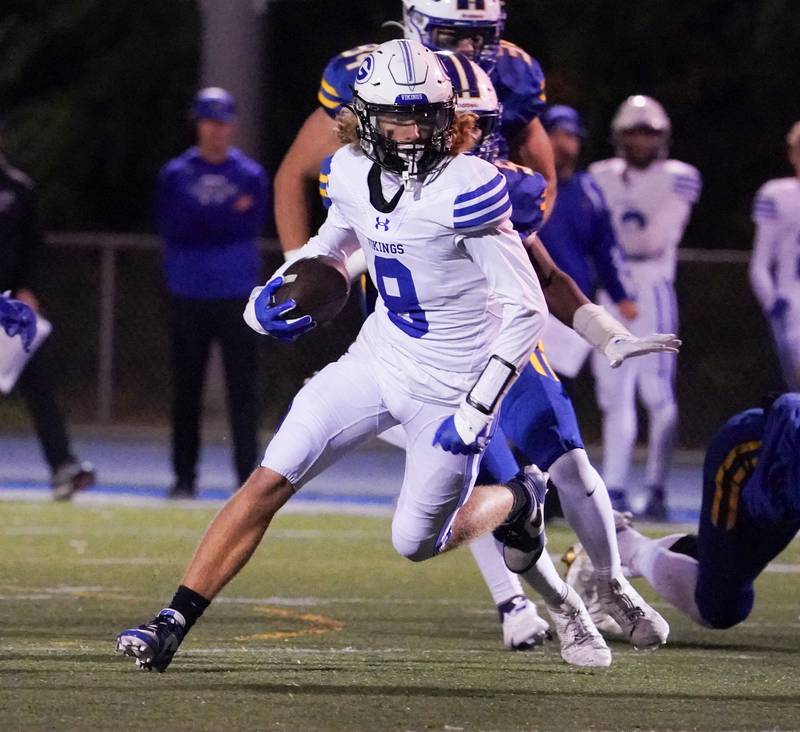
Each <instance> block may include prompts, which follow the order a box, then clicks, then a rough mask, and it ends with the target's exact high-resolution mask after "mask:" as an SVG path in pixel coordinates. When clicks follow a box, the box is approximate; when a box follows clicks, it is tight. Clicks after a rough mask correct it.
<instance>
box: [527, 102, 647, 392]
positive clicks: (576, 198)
mask: <svg viewBox="0 0 800 732" xmlns="http://www.w3.org/2000/svg"><path fill="white" fill-rule="evenodd" d="M542 124H543V125H544V127H545V129H546V130H547V134H548V135H550V141H551V142H552V145H553V155H554V157H555V163H556V176H557V178H558V199H557V201H556V205H555V208H554V210H553V212H552V215H551V216H550V218H548V220H547V223H545V225H544V226H543V227H542V228H541V230H540V231H539V238H540V239H541V240H542V243H543V244H544V245H545V247H547V251H548V253H549V254H550V256H551V257H552V258H553V261H555V263H556V264H557V265H558V266H559V267H560V268H561V269H562V270H564V271H565V272H566V273H567V274H569V275H570V277H572V279H574V280H575V282H576V283H577V284H578V287H580V288H581V291H582V292H583V294H584V295H586V297H588V298H590V299H593V298H594V296H595V294H596V292H597V289H598V286H602V287H603V288H604V289H605V291H606V292H607V293H608V294H609V296H610V298H611V300H612V301H613V303H614V305H615V307H616V308H617V310H618V312H619V314H620V315H621V316H622V317H623V318H624V319H625V320H632V319H634V318H635V317H636V315H637V308H636V303H635V301H634V299H633V298H632V297H631V296H630V295H629V294H628V292H627V290H626V288H625V285H624V284H623V280H624V272H625V270H624V267H623V263H622V257H621V253H620V251H619V246H618V244H617V239H616V236H615V235H614V229H613V227H612V225H611V218H610V214H609V211H608V207H607V206H606V203H605V199H604V198H603V194H602V192H601V191H600V188H599V187H598V185H597V184H596V183H595V181H594V179H593V178H592V176H591V175H590V174H589V173H588V172H586V171H585V170H578V169H577V166H578V159H579V157H580V154H581V146H582V143H583V137H584V129H583V124H582V122H581V118H580V115H579V114H578V112H577V111H576V110H574V109H573V108H572V107H567V106H566V105H556V106H553V107H550V108H549V109H547V111H546V112H545V113H544V115H542ZM545 340H546V342H547V355H548V356H549V358H550V362H551V363H552V364H553V368H555V370H556V372H557V373H559V374H563V375H564V376H568V377H570V378H572V377H574V376H576V375H577V374H578V372H579V371H580V370H581V368H582V367H583V365H584V363H585V362H586V357H587V356H588V355H589V350H590V347H589V345H588V344H587V343H586V341H584V340H582V339H581V338H580V337H579V336H578V335H577V334H576V333H575V331H573V330H572V329H571V328H567V327H565V326H564V325H563V324H562V323H560V322H559V321H557V320H556V319H555V318H550V320H549V322H548V326H547V332H546V339H545Z"/></svg>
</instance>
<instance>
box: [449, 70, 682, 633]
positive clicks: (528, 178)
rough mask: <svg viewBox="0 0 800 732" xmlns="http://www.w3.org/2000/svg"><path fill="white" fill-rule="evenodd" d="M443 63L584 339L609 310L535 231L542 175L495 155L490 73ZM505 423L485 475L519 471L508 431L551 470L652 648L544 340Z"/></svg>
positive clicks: (607, 593)
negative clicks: (585, 324)
mask: <svg viewBox="0 0 800 732" xmlns="http://www.w3.org/2000/svg"><path fill="white" fill-rule="evenodd" d="M442 63H443V65H444V67H445V69H446V70H447V71H448V74H449V75H450V78H451V81H452V82H453V86H454V90H455V92H456V101H457V107H458V109H459V110H460V111H467V110H469V111H472V112H473V113H475V114H477V115H478V119H479V122H478V125H477V128H478V129H479V130H480V131H481V134H482V138H481V139H480V140H478V141H477V144H476V147H475V148H474V149H473V152H474V153H475V154H477V155H479V156H480V157H483V158H484V159H488V160H490V161H491V162H493V163H494V164H495V165H496V166H497V167H498V169H499V170H500V171H501V172H502V173H503V175H504V176H505V178H506V183H507V188H508V191H509V196H510V197H511V202H512V214H511V222H512V224H513V226H514V228H515V229H516V230H517V233H518V234H519V235H520V237H521V238H522V240H523V242H524V244H525V246H526V248H527V250H528V253H529V255H530V257H531V261H532V262H533V265H534V269H535V270H536V274H537V275H538V277H539V281H540V283H541V284H542V289H543V292H544V294H545V297H546V299H547V305H548V308H549V309H550V311H551V313H553V314H554V315H555V316H556V317H558V318H560V319H561V320H562V322H564V323H565V324H570V325H573V326H574V327H576V329H578V330H581V331H583V335H584V337H585V336H586V335H587V334H586V331H585V329H583V328H582V320H583V318H584V317H586V315H587V314H591V317H597V316H598V315H600V313H601V312H602V313H603V314H604V316H605V317H609V316H608V315H607V313H605V311H601V309H600V308H598V307H597V306H596V305H592V304H591V303H590V302H589V300H588V299H587V298H586V296H585V295H584V294H583V293H582V292H581V291H580V290H579V289H578V287H577V285H576V283H575V282H574V281H573V280H572V279H571V278H570V277H569V276H568V275H566V274H565V273H564V272H563V271H562V270H560V269H559V268H558V267H557V266H556V264H555V263H554V262H553V260H552V259H551V258H550V257H549V255H548V254H547V251H546V250H545V248H544V247H543V246H542V244H541V242H540V241H539V239H538V237H537V236H536V230H537V229H538V228H539V226H540V225H541V223H542V192H543V189H544V181H543V180H542V177H541V176H540V175H539V174H537V173H534V172H533V171H531V170H530V169H528V168H525V167H522V166H519V165H515V164H513V163H509V162H507V161H504V160H502V159H500V158H499V157H498V149H499V148H498V145H497V144H496V140H495V139H493V138H494V137H495V136H496V134H497V133H496V129H495V122H496V118H497V117H498V116H499V114H498V111H499V110H498V101H497V97H496V96H495V95H494V93H493V90H491V88H490V87H491V82H490V81H489V79H488V78H486V75H485V74H483V72H482V71H481V70H480V69H479V68H477V67H476V66H475V65H474V64H471V63H470V61H469V59H467V58H465V57H463V56H461V55H459V54H442ZM611 321H613V319H612V318H610V317H609V321H608V322H611ZM610 327H611V329H612V331H613V332H615V333H616V334H617V337H619V338H620V339H621V340H620V341H619V343H626V344H629V345H630V347H631V348H632V351H631V352H628V353H627V354H626V356H623V358H625V357H627V356H631V355H638V354H641V353H646V352H648V350H650V349H653V350H660V348H661V347H662V346H663V347H666V348H671V347H673V346H674V345H675V344H674V343H673V344H672V345H669V346H668V345H667V344H666V343H664V342H659V339H657V338H656V339H653V341H652V342H651V343H646V342H644V341H639V342H638V343H637V342H636V340H635V339H633V340H631V338H632V337H631V336H630V334H627V335H625V329H624V327H622V326H621V325H620V324H619V323H616V322H615V321H614V322H613V325H611V326H610ZM608 340H613V339H610V338H609V339H608ZM594 345H596V346H597V347H601V346H603V345H607V343H599V342H598V341H597V339H595V342H594ZM636 349H638V350H636ZM606 355H608V356H609V360H610V361H613V360H615V359H617V358H618V356H617V355H614V354H612V353H610V352H608V351H606ZM500 430H502V433H501V434H500V435H497V434H496V435H495V438H494V439H493V440H492V441H491V442H490V443H489V447H488V449H487V453H486V458H485V460H484V463H483V475H482V477H479V482H486V483H494V482H496V480H497V479H498V477H499V476H505V475H511V474H513V473H514V472H515V470H516V466H515V463H514V461H513V459H512V458H511V456H510V453H509V451H508V450H507V449H506V446H505V445H504V442H503V437H507V438H508V439H509V440H510V441H511V443H513V444H514V446H515V447H516V448H517V449H518V450H519V451H520V452H521V453H522V454H523V455H524V457H525V461H526V463H534V464H536V465H538V466H539V467H540V468H542V469H543V470H547V471H549V473H550V480H551V481H552V483H553V484H554V485H555V486H556V487H557V488H558V490H559V495H561V496H562V504H563V507H564V513H565V516H566V518H567V520H568V521H569V523H570V525H571V526H572V528H573V529H574V530H575V533H576V534H577V535H578V537H579V539H580V540H581V541H583V542H584V544H585V545H586V546H588V547H590V553H591V555H592V557H595V558H596V559H595V566H594V571H595V577H596V581H597V583H598V586H602V587H603V592H602V595H603V598H602V602H603V606H604V607H605V608H607V610H606V612H608V613H610V614H612V615H613V616H614V617H615V618H618V619H619V622H620V624H623V625H625V628H626V635H627V637H628V638H629V639H630V640H631V642H632V643H633V644H634V645H636V646H639V647H654V646H657V645H659V644H660V643H663V642H664V641H665V640H666V636H667V633H668V626H667V624H666V623H665V622H664V620H663V618H661V617H660V616H659V615H658V613H657V612H655V611H654V610H653V609H652V608H650V607H649V606H648V605H647V604H646V603H645V602H644V600H643V599H642V598H641V597H640V596H639V595H638V593H636V591H635V590H634V589H633V587H632V586H631V585H630V584H629V583H628V582H627V580H625V578H624V576H623V574H622V570H621V566H620V561H619V552H618V549H617V544H616V536H615V531H614V519H613V514H612V511H611V503H610V501H609V498H608V493H607V491H606V487H605V484H604V483H603V481H602V478H601V477H600V475H599V474H598V473H597V471H596V470H595V469H594V467H593V466H592V465H591V463H590V462H589V459H588V456H587V455H586V451H585V449H584V446H583V441H582V439H581V435H580V430H579V429H578V424H577V418H576V416H575V410H574V408H573V406H572V402H571V401H570V399H569V396H568V395H567V393H566V391H565V390H564V387H563V384H562V383H561V382H560V381H559V379H558V377H557V376H556V374H555V372H554V371H553V369H552V367H551V366H550V364H549V362H548V360H547V356H546V355H545V351H544V347H543V345H542V343H541V341H540V342H539V344H538V345H537V347H536V349H535V350H534V352H533V353H532V354H531V357H530V361H529V363H528V364H527V365H526V367H525V368H524V369H523V370H522V371H521V373H520V376H519V378H518V379H517V381H516V382H515V383H514V385H513V386H512V387H511V389H510V390H509V393H508V394H507V395H506V399H505V400H504V402H503V406H502V409H501V413H500ZM581 537H583V538H582V539H581ZM548 562H549V557H542V559H541V560H540V562H539V565H540V569H541V570H542V573H543V574H544V576H545V578H546V577H548V576H550V572H549V567H547V566H546V565H547V564H548ZM525 577H526V579H528V580H529V581H530V580H532V579H533V578H532V577H530V576H529V575H525ZM532 584H533V586H534V587H535V588H536V589H537V590H538V591H539V592H540V593H542V594H543V597H544V599H545V602H546V603H547V605H548V610H550V611H551V617H552V618H553V620H554V622H555V624H556V627H557V628H558V630H559V636H560V637H561V636H562V635H563V632H569V628H564V627H563V622H562V619H561V618H559V615H558V613H557V612H553V607H552V606H553V605H554V604H555V603H554V602H553V598H550V597H548V594H547V592H548V584H547V582H539V581H536V580H535V579H534V581H533V582H532ZM551 586H552V587H555V586H556V585H554V584H553V585H551ZM632 607H634V608H636V612H635V613H631V612H630V609H631V608H632Z"/></svg>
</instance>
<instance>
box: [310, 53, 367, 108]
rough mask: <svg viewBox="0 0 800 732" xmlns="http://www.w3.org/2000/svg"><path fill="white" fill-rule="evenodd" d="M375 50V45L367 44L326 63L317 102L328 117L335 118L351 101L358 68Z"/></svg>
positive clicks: (338, 55)
mask: <svg viewBox="0 0 800 732" xmlns="http://www.w3.org/2000/svg"><path fill="white" fill-rule="evenodd" d="M376 48H377V44H375V43H367V44H365V45H363V46H356V47H355V48H351V49H350V50H349V51H342V53H340V54H337V55H336V56H334V57H333V58H332V59H331V60H330V61H328V65H327V66H326V67H325V71H323V72H322V79H321V80H320V83H319V91H318V92H317V101H318V102H319V103H320V105H321V106H322V108H323V109H324V110H325V112H327V114H328V115H329V116H331V117H335V116H336V115H337V114H338V113H339V110H340V109H341V108H342V105H344V104H349V103H350V102H351V101H352V99H353V84H355V81H356V72H357V71H358V67H359V66H361V62H362V61H363V60H364V59H365V58H366V57H367V56H368V55H369V54H370V53H372V51H374V50H375V49H376Z"/></svg>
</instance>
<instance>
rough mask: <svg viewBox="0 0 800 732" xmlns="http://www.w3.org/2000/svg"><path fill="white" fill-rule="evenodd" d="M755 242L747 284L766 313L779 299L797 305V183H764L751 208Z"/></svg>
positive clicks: (799, 227)
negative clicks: (750, 283)
mask: <svg viewBox="0 0 800 732" xmlns="http://www.w3.org/2000/svg"><path fill="white" fill-rule="evenodd" d="M753 221H754V222H755V224H756V238H755V243H754V246H753V256H752V259H751V260H750V281H751V282H752V285H753V290H754V291H755V293H756V296H757V297H758V300H759V302H760V303H761V305H762V307H763V308H764V309H765V310H770V309H771V308H772V306H773V305H774V304H775V298H777V297H782V298H785V299H787V300H790V301H792V302H794V303H798V301H800V179H798V178H776V179H774V180H770V181H767V182H766V183H765V184H764V185H763V186H761V188H760V189H759V191H758V193H757V194H756V199H755V203H754V205H753Z"/></svg>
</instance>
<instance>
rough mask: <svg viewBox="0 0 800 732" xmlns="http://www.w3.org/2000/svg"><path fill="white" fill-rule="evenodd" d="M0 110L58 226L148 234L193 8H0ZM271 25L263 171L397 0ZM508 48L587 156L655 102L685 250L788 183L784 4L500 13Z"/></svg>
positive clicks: (300, 13) (361, 2) (191, 43)
mask: <svg viewBox="0 0 800 732" xmlns="http://www.w3.org/2000/svg"><path fill="white" fill-rule="evenodd" d="M3 7H4V10H3V11H0V49H2V51H1V52H0V53H2V59H3V63H2V64H0V112H2V113H3V114H4V115H5V116H6V119H7V121H8V123H9V129H8V135H7V137H8V145H7V147H8V149H9V150H10V152H11V153H12V154H13V156H14V158H15V159H16V160H18V161H19V162H20V164H21V165H23V167H25V168H26V169H27V170H29V171H30V172H31V174H32V175H33V177H34V178H35V179H36V180H37V181H38V183H39V188H40V193H41V198H42V203H43V214H44V219H45V222H46V225H47V226H48V228H52V229H95V228H100V229H111V230H118V231H131V230H147V229H148V228H149V226H150V221H149V197H150V195H151V191H152V181H153V176H154V175H155V173H156V171H157V170H158V168H159V167H160V165H161V164H162V163H163V161H164V160H165V159H167V158H168V157H170V156H172V155H174V154H176V153H177V152H178V151H180V150H181V149H182V148H183V147H184V146H185V145H186V144H187V143H188V142H189V141H190V136H189V131H188V130H187V125H186V109H187V105H188V102H189V100H190V98H191V96H192V94H193V92H194V90H195V89H196V84H197V78H198V66H199V64H198V58H199V28H200V19H199V14H198V12H197V8H196V5H195V3H194V2H193V1H192V0H172V1H171V2H162V1H160V0H115V1H114V2H113V3H109V2H105V1H103V0H73V2H70V3H63V2H61V3H47V2H43V1H41V0H39V1H38V2H30V1H28V2H20V1H19V0H12V1H11V2H9V0H6V2H4V3H3ZM268 7H269V10H268V13H267V16H266V19H265V22H264V33H265V36H266V38H267V49H268V50H267V53H266V56H267V58H265V59H262V60H261V61H260V62H261V63H262V64H263V66H264V68H265V69H266V74H265V77H266V79H267V82H266V86H267V88H266V89H265V96H266V110H265V118H266V119H265V130H264V140H265V160H264V161H263V162H265V163H266V164H267V165H268V167H269V168H271V169H272V170H274V169H275V168H276V167H277V164H278V163H279V161H280V159H281V156H282V154H283V152H284V151H285V150H286V148H287V146H288V144H289V142H290V141H291V139H292V137H293V136H294V134H295V132H296V130H297V128H298V126H299V124H300V122H301V121H302V120H303V119H304V117H305V116H306V115H307V114H308V113H309V112H310V111H312V109H313V107H314V104H315V101H314V100H315V96H316V90H317V85H318V82H319V76H320V74H321V71H322V68H323V67H324V65H325V62H326V61H327V60H328V58H329V57H330V56H331V55H333V54H335V53H337V52H338V51H340V50H343V49H346V48H350V47H351V46H353V45H357V44H360V43H365V42H371V41H374V40H384V39H386V38H388V37H390V35H391V34H392V33H393V31H389V30H381V29H380V25H381V22H382V21H384V20H387V19H391V18H399V17H400V2H399V0H382V2H381V1H376V0H372V1H368V0H348V2H336V3H334V2H326V1H321V0H284V1H282V2H277V3H272V4H271V5H269V6H268ZM508 16H509V20H508V25H507V31H506V37H507V38H508V39H509V40H512V41H514V42H516V43H518V44H519V45H520V46H522V47H523V48H524V49H526V50H527V51H529V52H530V53H532V54H533V55H534V56H536V57H537V58H538V59H539V61H540V62H541V64H542V66H543V68H544V70H545V73H546V76H547V85H548V95H549V99H550V101H551V102H555V103H567V104H573V105H575V106H576V107H578V109H579V110H580V111H581V112H582V113H583V114H584V116H585V118H586V122H587V125H588V128H589V133H590V134H589V138H588V141H587V150H586V156H587V159H588V160H594V159H597V158H600V157H605V156H608V155H609V154H610V153H611V152H612V151H611V147H610V145H609V143H608V128H609V123H610V120H611V117H612V115H613V113H614V110H615V109H616V107H617V105H618V104H619V103H620V102H621V101H622V100H623V99H624V98H625V97H626V96H628V95H629V94H633V93H637V92H641V93H645V94H651V95H653V96H655V97H656V98H658V99H659V100H660V101H661V102H662V103H663V104H664V106H665V107H666V109H667V111H668V113H669V114H670V116H671V118H672V122H673V127H674V145H673V151H672V152H673V155H674V156H675V157H678V158H680V159H683V160H686V161H688V162H691V163H692V164H694V165H696V166H697V167H698V168H699V169H700V170H701V172H702V174H703V179H704V182H705V189H704V192H703V200H702V204H701V205H700V206H699V207H698V209H697V211H696V213H695V216H694V219H693V223H692V226H691V230H690V232H689V235H688V237H687V240H686V242H685V244H686V245H687V246H702V247H708V248H720V247H724V248H731V247H733V248H746V247H748V246H749V244H750V237H751V227H750V223H749V210H750V204H751V201H752V196H753V193H754V191H755V190H756V189H757V187H758V186H759V185H760V184H761V183H762V182H763V181H764V180H766V179H767V178H770V177H775V176H776V175H780V174H785V173H786V172H787V171H788V167H787V166H786V163H785V160H784V141H783V138H784V135H785V134H786V132H787V130H788V129H789V127H790V126H791V124H792V122H793V121H795V120H796V119H797V117H798V116H800V114H798V104H797V98H798V79H800V54H798V53H797V49H798V48H800V4H798V3H796V2H790V0H762V1H761V2H745V1H743V0H738V1H737V0H725V1H722V0H718V1H713V0H696V1H695V2H692V3H665V2H655V1H648V0H645V1H644V2H637V3H633V2H620V1H619V0H615V1H612V0H593V1H592V0H589V1H588V2H587V1H586V0H584V1H582V2H580V1H575V0H558V1H556V0H536V1H535V2H533V1H531V2H525V1H523V0H509V2H508Z"/></svg>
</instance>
